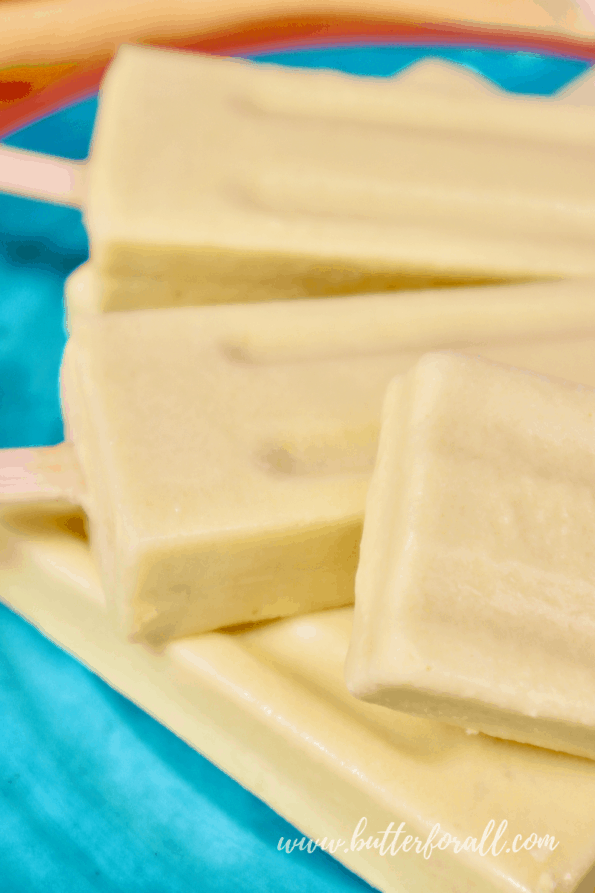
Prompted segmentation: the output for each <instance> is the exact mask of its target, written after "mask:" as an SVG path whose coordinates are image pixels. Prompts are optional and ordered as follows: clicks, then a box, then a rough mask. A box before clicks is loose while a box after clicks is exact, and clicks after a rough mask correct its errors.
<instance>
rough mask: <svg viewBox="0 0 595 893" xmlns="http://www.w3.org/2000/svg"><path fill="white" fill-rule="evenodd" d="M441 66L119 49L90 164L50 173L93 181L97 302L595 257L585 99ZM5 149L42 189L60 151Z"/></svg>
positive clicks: (166, 301) (216, 297)
mask: <svg viewBox="0 0 595 893" xmlns="http://www.w3.org/2000/svg"><path fill="white" fill-rule="evenodd" d="M440 71H441V74H440V75H438V74H437V72H436V70H435V69H434V70H431V69H430V73H429V74H427V73H426V74H424V69H423V68H422V70H421V74H420V73H419V72H416V70H415V68H414V69H413V70H412V71H411V72H409V73H405V74H404V75H401V76H399V77H396V78H388V79H387V78H384V79H375V78H356V77H352V76H348V75H344V74H337V73H330V72H324V71H305V70H291V69H287V68H283V67H280V66H274V65H262V64H258V65H257V64H255V63H250V62H245V61H239V60H229V59H221V58H214V57H209V56H201V55H196V54H191V53H182V52H179V51H172V50H157V49H152V48H146V47H138V46H125V47H122V48H121V49H120V51H119V52H118V54H117V56H116V59H115V61H114V63H113V64H112V66H111V67H110V69H109V71H108V73H107V75H106V78H105V81H104V84H103V88H102V92H101V102H100V109H99V113H98V119H97V125H96V129H95V134H94V139H93V146H92V152H91V157H90V162H89V164H88V166H86V167H85V169H84V170H81V165H76V164H75V165H70V168H71V170H70V174H69V166H68V164H67V163H65V162H64V161H61V162H59V163H58V162H57V161H56V160H55V159H54V162H53V163H54V164H55V165H58V167H57V168H56V178H54V180H55V181H52V183H51V184H50V187H51V188H49V189H48V197H49V198H51V200H60V190H62V193H63V195H62V199H63V200H65V201H70V202H74V203H78V202H80V201H81V194H82V195H84V218H85V221H86V224H87V228H88V232H89V237H90V245H91V260H92V264H93V267H94V270H95V274H96V277H97V291H96V293H95V297H94V299H93V302H92V303H93V306H94V307H95V308H96V309H105V310H109V309H125V308H126V309H134V308H139V307H148V306H150V307H156V306H171V305H182V304H184V305H187V304H195V303H203V302H209V303H221V302H229V301H231V302H238V301H258V300H265V299H269V298H279V299H281V298H299V297H312V296H324V295H329V296H330V295H338V294H349V293H363V292H371V291H380V290H394V289H396V288H413V287H424V286H425V287H429V286H432V285H442V286H445V285H449V284H450V285H454V284H457V283H459V284H460V283H467V284H469V283H473V282H476V283H479V282H497V281H511V280H517V281H521V280H528V279H540V278H541V279H548V278H550V279H551V278H557V277H558V278H559V277H561V276H570V275H573V276H574V275H595V260H594V259H593V258H594V255H593V251H592V234H593V230H594V220H595V160H594V159H595V153H594V152H593V149H594V147H595V127H594V124H593V121H594V118H593V109H592V107H590V108H589V107H582V106H580V105H575V104H573V103H572V101H571V100H570V97H569V96H566V95H565V96H564V97H563V98H562V99H561V100H560V101H552V100H550V99H536V98H535V97H529V98H527V97H522V98H521V97H513V96H510V95H506V94H504V93H502V92H500V91H498V90H496V89H495V88H493V87H491V88H488V87H487V86H485V84H484V85H483V86H482V85H481V81H480V80H478V82H477V83H476V84H473V83H472V80H471V78H470V76H469V75H468V74H467V73H464V74H458V75H457V74H454V73H453V72H447V73H446V74H445V73H444V67H443V68H442V69H440ZM577 89H578V88H577ZM581 89H583V90H584V85H582V88H581ZM2 153H7V154H6V157H5V162H6V164H7V165H8V168H9V170H8V174H7V176H6V177H4V178H3V176H2V170H1V168H2V165H1V164H0V183H4V185H5V187H6V188H10V180H11V177H14V178H16V180H17V181H18V183H17V188H18V189H23V188H24V187H25V185H26V182H25V181H26V180H27V176H26V171H27V170H29V169H30V170H31V177H32V178H33V180H34V181H35V182H32V184H31V186H32V190H33V191H32V192H31V194H38V192H39V190H38V191H37V192H36V191H35V190H36V189H37V188H38V186H39V183H38V180H39V179H41V180H43V177H44V176H46V174H47V171H48V170H50V169H51V164H50V166H49V168H48V165H47V164H45V163H44V162H43V159H38V160H37V162H36V159H35V156H33V155H32V154H31V153H28V154H26V153H25V155H23V153H18V152H16V153H15V150H12V149H10V150H2ZM3 157H4V155H3ZM36 164H37V167H36ZM40 164H41V167H42V170H39V169H38V166H39V165H40ZM44 164H45V166H44ZM11 171H12V173H11ZM23 171H24V173H23ZM35 172H36V173H35ZM34 173H35V176H34ZM83 181H84V182H83ZM61 184H63V185H61ZM64 184H65V185H64Z"/></svg>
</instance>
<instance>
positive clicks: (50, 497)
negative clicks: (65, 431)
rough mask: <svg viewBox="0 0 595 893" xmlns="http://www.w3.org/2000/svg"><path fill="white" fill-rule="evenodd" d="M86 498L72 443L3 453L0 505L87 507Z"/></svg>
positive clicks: (1, 451) (0, 461)
mask: <svg viewBox="0 0 595 893" xmlns="http://www.w3.org/2000/svg"><path fill="white" fill-rule="evenodd" d="M85 497H86V488H85V482H84V480H83V476H82V473H81V470H80V467H79V464H78V461H77V459H76V456H75V453H74V447H73V445H72V444H71V443H69V442H68V441H65V442H64V443H59V444H58V445H57V446H53V447H29V448H24V449H5V450H0V504H3V503H4V504H6V503H17V502H29V503H30V502H55V501H60V502H69V503H72V504H73V505H77V506H81V507H84V505H85V502H86V499H85Z"/></svg>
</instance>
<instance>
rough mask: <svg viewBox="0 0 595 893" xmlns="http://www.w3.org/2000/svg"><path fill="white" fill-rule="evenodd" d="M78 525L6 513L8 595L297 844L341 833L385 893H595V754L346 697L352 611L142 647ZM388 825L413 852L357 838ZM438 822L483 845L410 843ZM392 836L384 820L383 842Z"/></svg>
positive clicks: (2, 540) (2, 531)
mask: <svg viewBox="0 0 595 893" xmlns="http://www.w3.org/2000/svg"><path fill="white" fill-rule="evenodd" d="M77 528H78V529H80V519H79V518H76V517H69V516H66V515H49V516H48V515H45V516H44V515H43V514H42V513H40V512H34V511H32V510H31V509H29V510H27V511H24V510H23V508H22V507H21V508H17V507H12V508H8V507H5V510H4V513H3V517H2V521H1V522H0V593H1V596H2V599H3V600H5V601H7V602H8V604H9V605H10V606H11V607H12V608H13V609H14V610H16V611H19V612H20V613H22V614H23V615H24V616H25V617H27V618H29V619H30V620H31V621H32V622H33V623H35V624H36V625H37V626H38V627H39V628H40V629H41V630H42V631H43V632H44V633H45V635H47V636H49V637H50V638H52V639H53V640H54V641H56V642H58V643H59V644H60V645H62V646H63V647H64V648H66V649H68V650H69V651H70V652H72V653H73V654H75V655H77V656H78V657H79V658H80V659H81V660H83V661H84V662H85V663H86V664H87V665H88V666H90V667H91V668H92V669H93V670H94V671H95V672H96V673H98V674H99V675H100V676H101V677H102V678H103V679H105V680H106V681H107V682H108V683H109V684H110V685H112V686H114V687H115V688H116V689H118V690H119V691H121V692H123V693H124V694H125V695H127V696H128V697H129V698H131V699H132V700H134V701H135V702H136V703H137V704H139V705H140V706H141V707H143V708H144V709H145V710H147V711H148V712H149V713H151V714H152V715H153V716H155V717H157V719H159V720H160V721H161V722H163V723H165V724H166V725H168V726H169V727H170V728H171V729H173V731H174V732H176V733H177V734H178V735H180V736H181V737H182V738H184V739H185V740H186V741H187V742H189V743H190V744H191V745H192V746H193V747H195V748H196V749H197V750H199V751H201V752H202V753H203V754H205V756H207V757H208V758H209V759H210V760H212V761H213V762H214V763H216V764H217V765H218V766H219V767H221V768H222V769H223V770H224V771H226V772H227V773H229V774H230V775H231V776H233V777H234V778H235V779H237V780H238V781H239V782H240V783H241V784H242V785H244V786H245V787H246V788H247V789H248V790H250V791H252V792H253V793H255V794H256V795H257V796H258V797H260V798H262V799H263V800H264V801H265V802H266V803H268V804H269V805H270V806H272V807H273V808H274V809H275V810H276V811H277V812H278V813H280V814H281V815H282V816H284V817H285V818H286V819H288V820H289V821H291V822H292V823H293V824H294V825H296V826H297V828H298V829H299V833H298V839H299V837H300V836H301V835H302V834H303V835H305V836H306V838H309V837H311V838H312V839H313V840H316V839H318V840H319V841H321V842H322V841H323V839H324V838H326V839H327V842H328V841H329V840H333V841H335V844H336V842H337V841H338V840H343V841H344V844H343V845H342V846H339V847H338V848H336V850H335V853H334V856H335V858H336V859H338V860H339V861H341V862H342V863H343V864H344V865H346V866H347V867H348V868H350V869H351V870H352V871H355V872H356V873H357V874H359V875H361V876H362V877H363V878H365V880H367V881H368V882H369V883H370V884H372V885H373V887H374V888H377V889H379V890H381V891H384V893H430V891H431V893H461V891H469V893H519V891H523V893H524V891H527V893H545V891H548V893H574V891H576V890H577V886H578V891H580V893H592V891H593V886H594V885H595V873H594V872H593V871H592V870H591V869H592V866H593V863H594V862H595V827H594V823H593V802H594V799H595V762H593V761H591V760H585V759H580V758H577V757H572V756H568V755H567V754H561V753H554V752H552V751H549V750H545V749H542V748H535V747H525V746H522V745H519V744H515V743H513V742H509V741H499V740H497V739H496V738H491V737H489V736H487V735H467V734H465V732H464V731H463V730H462V729H458V728H456V727H454V726H449V725H447V724H445V723H440V722H436V721H435V720H432V719H422V718H419V717H413V716H409V715H406V714H404V713H396V712H394V711H391V710H387V709H385V708H383V707H379V706H376V705H373V704H365V703H363V702H362V701H358V700H356V699H355V698H353V697H351V695H350V694H349V692H348V691H347V689H346V687H345V683H344V680H343V663H344V659H345V653H346V650H347V644H348V641H349V636H350V632H351V626H352V619H351V614H352V612H351V609H350V608H337V609H333V610H330V611H323V612H320V613H317V614H310V615H307V616H302V617H293V618H289V619H284V620H281V621H276V622H273V623H269V624H262V625H256V626H250V627H248V628H247V629H245V630H243V631H236V632H234V633H231V632H229V633H211V634H207V635H204V636H199V637H195V638H190V639H185V640H183V641H180V642H175V643H171V644H170V645H168V647H167V648H166V649H165V650H164V652H163V653H162V654H159V655H156V654H154V653H151V652H150V651H149V650H148V649H146V648H144V647H143V646H142V645H139V644H134V643H131V642H127V641H125V640H123V639H122V638H121V637H119V636H117V635H116V633H115V630H114V629H113V626H112V624H111V622H110V618H109V616H108V614H107V612H106V610H105V598H104V594H103V592H102V589H101V586H100V584H99V580H98V576H97V570H96V567H95V565H94V563H93V561H92V557H91V554H90V551H89V549H88V546H87V543H86V542H85V541H84V539H82V538H81V537H80V535H79V534H78V532H77ZM364 816H365V817H366V819H367V824H366V827H365V828H363V829H362V828H361V826H360V832H362V831H363V833H360V834H359V835H356V836H355V839H354V832H355V831H356V829H357V827H358V824H359V823H360V821H361V819H362V817H364ZM503 821H506V822H507V823H508V824H507V827H506V828H505V830H504V833H503V836H501V837H500V838H499V839H498V840H497V841H496V844H495V847H494V849H495V852H496V853H498V855H495V854H494V851H492V850H491V849H490V848H491V846H492V844H493V842H494V840H495V839H496V832H497V829H498V827H499V826H500V823H501V822H503ZM391 822H392V823H393V825H392V832H395V833H396V832H397V830H398V829H399V827H400V826H401V823H404V825H403V828H402V830H401V833H400V836H399V837H398V839H397V840H396V845H395V846H396V847H398V846H399V845H400V844H402V843H404V842H405V841H406V838H407V836H410V837H411V838H412V840H409V841H408V842H407V843H406V844H405V849H401V850H400V851H399V852H396V853H395V854H394V855H391V853H390V850H389V851H388V852H386V853H385V855H381V854H380V852H379V851H378V849H377V848H376V849H374V848H370V849H368V848H366V847H365V846H364V847H361V848H359V849H358V848H357V845H358V843H361V841H362V840H363V841H367V840H368V838H370V837H371V838H372V840H374V839H378V841H379V842H381V841H382V837H383V833H384V831H385V830H386V829H387V828H389V826H390V823H391ZM490 822H493V823H494V825H493V826H492V830H491V832H490V831H489V829H488V835H487V837H486V840H485V842H484V846H483V849H482V851H480V850H479V844H480V841H481V838H482V836H483V834H484V831H485V829H486V828H488V826H489V823H490ZM436 824H438V825H439V829H438V835H437V836H434V838H433V841H432V842H431V844H430V846H432V845H435V844H437V843H438V842H440V841H441V840H442V839H443V835H444V834H450V835H452V837H456V838H457V839H458V840H459V841H461V842H464V841H466V840H468V839H469V838H471V840H475V841H476V842H477V845H478V849H477V850H475V851H473V850H472V849H467V850H466V851H462V852H458V853H457V852H455V844H454V842H452V843H451V844H450V845H447V846H446V848H445V849H443V850H439V849H438V848H434V849H433V850H432V851H431V855H430V857H429V858H427V859H426V858H424V857H423V854H419V853H416V852H415V846H414V847H413V849H412V850H411V851H410V852H405V850H406V849H407V847H409V846H410V845H411V843H413V844H415V840H414V839H415V837H418V838H419V839H420V840H421V841H422V842H423V843H424V844H425V842H426V841H427V839H428V837H429V836H430V834H431V832H432V829H433V828H434V826H435V825H436ZM516 835H520V838H519V839H518V840H516V847H517V850H518V851H517V852H514V851H513V849H512V845H513V841H514V840H515V838H516ZM531 835H534V837H531ZM546 835H549V841H548V842H547V843H545V845H544V841H545V838H546ZM289 836H290V838H291V839H293V836H294V835H293V833H290V834H289ZM552 837H553V840H551V838H552ZM540 839H541V845H538V841H539V840H540ZM393 840H394V834H391V833H390V831H389V834H388V835H387V838H386V842H385V846H387V847H390V846H391V844H392V842H393ZM525 841H527V847H525V846H524V844H525ZM283 842H284V843H285V842H286V838H285V837H284V841H283ZM447 842H448V841H447ZM275 843H276V841H275ZM519 845H520V848H519ZM551 847H553V848H551ZM482 852H485V855H482ZM299 855H301V856H303V857H304V858H306V859H309V858H311V857H310V856H308V854H307V853H301V854H299ZM590 870H591V873H590V875H589V878H586V877H585V875H586V874H587V872H589V871H590ZM582 878H584V881H583V882H581V879H582ZM579 885H580V886H579Z"/></svg>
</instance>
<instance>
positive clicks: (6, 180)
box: [0, 145, 86, 207]
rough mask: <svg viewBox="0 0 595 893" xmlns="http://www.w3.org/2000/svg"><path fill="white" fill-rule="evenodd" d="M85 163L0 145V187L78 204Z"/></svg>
mask: <svg viewBox="0 0 595 893" xmlns="http://www.w3.org/2000/svg"><path fill="white" fill-rule="evenodd" d="M85 167H86V165H85V163H84V162H80V161H68V160H67V159H65V158H54V157H53V156H51V155H41V154H39V153H37V152H27V151H25V150H24V149H13V148H10V147H8V146H2V145H0V191H3V192H11V193H14V194H16V195H24V196H27V197H28V198H35V199H41V200H43V201H49V202H52V203H53V204H58V205H73V206H74V207H81V205H82V204H83V194H84V180H85V176H84V174H85Z"/></svg>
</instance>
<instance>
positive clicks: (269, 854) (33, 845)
mask: <svg viewBox="0 0 595 893" xmlns="http://www.w3.org/2000/svg"><path fill="white" fill-rule="evenodd" d="M424 56H439V57H442V58H446V59H450V60H452V61H457V62H460V63H461V64H463V65H466V66H468V67H470V68H472V69H474V70H477V71H479V72H481V73H483V74H485V75H486V76H488V77H490V78H491V79H492V80H493V81H494V82H495V83H497V84H499V85H500V86H502V87H504V88H506V89H508V90H512V91H518V92H525V93H535V94H546V95H547V94H551V93H553V92H555V91H556V90H558V89H559V88H561V87H562V86H564V85H565V84H567V83H568V82H569V81H571V80H572V79H573V78H575V77H576V76H578V75H579V74H581V73H582V72H583V71H585V70H586V68H587V65H586V63H584V62H582V61H577V60H573V59H566V58H564V59H561V58H557V57H554V56H544V55H537V54H534V53H526V52H519V53H504V52H501V51H495V50H494V51H490V50H485V49H483V50H476V49H473V48H459V49H453V50H449V49H444V50H438V49H437V48H436V47H432V48H425V47H412V46H402V47H397V46H395V47H387V46H382V47H379V46H365V47H348V48H334V49H325V50H320V49H317V50H302V51H292V52H291V53H276V54H268V55H266V56H260V57H258V58H260V59H263V60H265V61H271V62H278V63H282V64H288V65H301V66H305V67H323V68H334V69H338V70H342V71H347V72H350V73H353V74H359V75H376V76H390V75H392V74H394V73H395V72H397V71H399V70H401V69H402V68H404V67H406V66H407V65H409V64H411V63H412V62H414V61H415V60H416V59H419V58H421V57H424ZM96 106H97V102H96V99H89V100H87V101H85V102H81V103H78V104H76V105H74V106H72V107H70V108H66V109H64V110H62V111H61V112H59V113H57V114H54V115H51V116H49V117H47V118H45V119H43V120H41V121H39V122H37V123H36V124H34V125H32V126H30V127H27V128H26V129H24V130H22V131H20V132H19V133H18V134H15V135H13V136H12V137H10V138H8V139H6V140H5V143H7V144H9V145H13V146H19V147H21V148H26V149H33V150H37V151H41V152H49V153H51V154H54V155H60V156H63V157H67V158H73V159H83V158H85V157H86V156H87V154H88V150H89V143H90V139H91V132H92V127H93V121H94V117H95V111H96ZM87 254H88V246H87V239H86V234H85V231H84V228H83V226H82V222H81V216H80V213H79V212H78V211H76V210H72V209H68V208H58V207H53V206H51V205H45V204H42V203H39V202H34V201H29V200H26V199H20V198H16V197H12V196H6V195H0V447H9V446H35V445H43V444H48V445H49V444H54V443H58V442H59V441H60V440H61V439H62V422H61V418H60V407H59V400H58V369H59V364H60V357H61V354H62V350H63V347H64V342H65V333H64V327H63V308H62V293H63V285H64V279H65V277H66V276H67V275H68V274H69V273H70V272H71V271H72V270H73V269H74V268H75V267H76V266H78V265H79V264H81V263H82V262H83V261H84V260H85V259H86V258H87ZM0 596H1V593H0ZM299 836H300V835H299V833H298V832H297V831H296V830H295V829H293V828H292V827H291V826H290V825H288V824H287V823H286V822H285V821H283V820H282V819H281V818H280V817H279V816H277V815H276V814H275V813H274V812H272V811H271V810H270V809H269V808H268V807H267V806H265V805H264V804H263V803H262V802H261V801H259V800H258V799H257V798H256V797H254V796H252V794H250V793H248V792H247V791H245V790H244V789H243V788H241V787H240V786H239V785H238V784H236V783H235V782H234V781H232V780H231V779H230V778H228V777H227V776H226V775H224V774H223V773H222V772H220V771H219V770H218V769H216V768H215V767H214V766H213V765H211V764H210V763H209V762H208V761H207V760H205V759H204V758H203V757H201V756H200V755H199V754H197V753H195V752H194V751H193V750H191V749H190V748H189V747H187V746H186V745H185V744H184V743H183V742H181V741H180V740H179V739H178V738H176V737H175V736H174V735H173V734H171V732H169V731H167V730H166V729H165V728H163V727H162V726H161V725H159V723H157V722H155V721H154V720H153V719H151V718H150V717H149V716H147V714H145V713H144V712H143V711H141V710H139V709H138V708H137V707H135V706H134V705H133V704H131V703H130V702H129V701H127V700H126V699H125V698H123V697H121V696H120V695H119V694H117V693H116V692H114V691H113V690H111V689H110V688H109V687H108V686H107V685H105V683H103V682H102V681H101V680H100V679H98V678H97V677H96V676H94V675H93V674H92V673H90V672H89V671H88V670H87V669H85V668H84V667H83V666H82V665H81V664H79V663H78V662H77V661H76V660H74V659H73V658H71V657H70V656H68V655H67V654H65V653H64V652H62V651H61V650H60V649H58V648H57V647H55V646H54V645H52V644H51V643H50V642H48V641H47V640H46V639H45V638H44V637H43V636H41V635H40V634H39V633H38V632H37V631H36V630H35V629H34V628H33V627H31V626H30V625H29V624H27V623H26V622H24V621H23V620H21V619H20V618H19V617H17V616H16V615H14V614H13V613H12V612H11V611H9V610H8V609H6V608H2V607H0V891H6V893H38V891H39V893H41V891H43V893H91V891H101V893H137V891H138V893H141V891H142V893H166V891H167V893H186V891H188V893H190V891H192V893H199V891H200V893H231V891H249V893H265V891H270V893H278V891H287V893H293V891H296V893H297V891H308V893H348V891H364V890H369V889H370V888H369V887H368V885H367V884H365V883H364V882H363V881H361V880H359V879H358V878H356V877H355V876H354V875H352V874H350V873H349V872H348V871H346V870H345V869H344V868H343V867H342V866H341V865H339V863H337V862H336V861H335V860H334V859H332V858H331V857H330V856H327V855H326V854H324V853H321V852H315V853H314V854H308V853H306V852H301V851H295V852H293V853H292V854H290V855H288V854H286V853H283V852H279V851H278V850H277V843H278V841H279V838H280V837H284V838H293V837H299Z"/></svg>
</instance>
